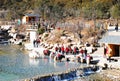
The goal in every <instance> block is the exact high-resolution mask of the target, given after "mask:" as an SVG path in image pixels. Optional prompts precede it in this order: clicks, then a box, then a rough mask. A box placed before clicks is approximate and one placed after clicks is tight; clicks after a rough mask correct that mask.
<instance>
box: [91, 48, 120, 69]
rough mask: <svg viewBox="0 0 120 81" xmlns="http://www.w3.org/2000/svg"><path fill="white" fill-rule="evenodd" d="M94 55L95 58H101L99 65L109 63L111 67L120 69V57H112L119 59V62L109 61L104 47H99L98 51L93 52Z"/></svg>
mask: <svg viewBox="0 0 120 81" xmlns="http://www.w3.org/2000/svg"><path fill="white" fill-rule="evenodd" d="M91 56H93V60H99V62H98V65H100V66H103V64H104V63H106V64H108V67H109V68H116V69H120V57H111V58H112V59H116V60H118V61H117V62H115V61H111V62H109V61H108V60H107V58H106V57H105V56H104V48H103V47H99V48H98V50H97V51H96V52H94V53H93V54H91Z"/></svg>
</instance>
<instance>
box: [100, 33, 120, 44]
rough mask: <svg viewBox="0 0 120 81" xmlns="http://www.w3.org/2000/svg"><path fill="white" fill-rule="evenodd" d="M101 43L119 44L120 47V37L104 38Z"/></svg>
mask: <svg viewBox="0 0 120 81" xmlns="http://www.w3.org/2000/svg"><path fill="white" fill-rule="evenodd" d="M99 43H108V44H119V45H120V36H114V35H110V36H104V37H103V38H102V39H100V40H99Z"/></svg>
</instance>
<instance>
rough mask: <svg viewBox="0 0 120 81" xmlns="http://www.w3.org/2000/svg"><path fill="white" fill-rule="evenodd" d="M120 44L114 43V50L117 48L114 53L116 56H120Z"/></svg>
mask: <svg viewBox="0 0 120 81" xmlns="http://www.w3.org/2000/svg"><path fill="white" fill-rule="evenodd" d="M119 49H120V48H119V45H114V50H115V52H114V53H115V54H114V56H120V54H119Z"/></svg>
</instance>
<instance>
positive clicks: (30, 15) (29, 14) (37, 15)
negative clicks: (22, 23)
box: [25, 13, 40, 17]
mask: <svg viewBox="0 0 120 81" xmlns="http://www.w3.org/2000/svg"><path fill="white" fill-rule="evenodd" d="M25 16H29V17H33V16H34V17H40V15H39V14H31V13H28V14H25Z"/></svg>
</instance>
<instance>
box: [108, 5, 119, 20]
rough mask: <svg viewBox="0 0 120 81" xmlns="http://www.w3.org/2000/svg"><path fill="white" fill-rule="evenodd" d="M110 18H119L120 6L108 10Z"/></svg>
mask: <svg viewBox="0 0 120 81" xmlns="http://www.w3.org/2000/svg"><path fill="white" fill-rule="evenodd" d="M110 13H111V16H112V17H113V18H120V5H118V4H117V5H114V6H112V7H111V9H110Z"/></svg>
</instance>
